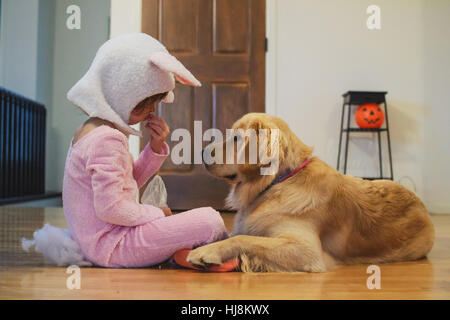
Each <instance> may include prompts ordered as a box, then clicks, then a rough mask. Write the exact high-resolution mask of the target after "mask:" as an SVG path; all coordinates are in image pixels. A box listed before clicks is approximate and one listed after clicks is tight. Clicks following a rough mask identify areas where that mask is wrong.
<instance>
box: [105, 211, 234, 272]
mask: <svg viewBox="0 0 450 320" xmlns="http://www.w3.org/2000/svg"><path fill="white" fill-rule="evenodd" d="M226 238H228V233H227V231H226V228H225V225H224V222H223V219H222V217H221V216H220V214H219V213H218V212H217V211H216V210H214V209H212V208H210V207H205V208H198V209H193V210H189V211H186V212H182V213H178V214H175V215H173V216H169V217H164V218H160V219H157V220H154V221H152V222H149V223H146V224H143V225H140V226H137V227H132V228H130V231H129V232H128V233H127V234H126V235H125V236H124V237H123V238H122V240H121V241H120V242H119V244H118V246H117V247H116V249H115V250H114V252H113V254H112V256H111V259H110V263H109V266H110V267H145V266H151V265H155V264H158V263H161V262H163V261H165V260H167V259H169V258H170V257H171V256H172V255H173V254H174V253H175V252H176V251H177V250H180V249H192V248H196V247H199V246H202V245H205V244H208V243H211V242H215V241H219V240H223V239H226Z"/></svg>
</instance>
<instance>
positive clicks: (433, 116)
mask: <svg viewBox="0 0 450 320" xmlns="http://www.w3.org/2000/svg"><path fill="white" fill-rule="evenodd" d="M268 2H269V3H270V4H269V5H268V10H269V11H271V12H269V13H268V18H269V21H268V26H271V29H269V30H272V31H271V32H272V38H273V37H275V38H276V41H275V42H276V44H275V45H276V48H274V49H275V52H276V53H275V54H274V53H272V54H269V56H268V59H269V61H268V65H269V68H268V70H272V69H273V68H272V69H271V66H273V65H274V64H276V75H275V77H276V81H273V80H272V79H268V82H267V84H268V88H267V89H268V91H270V92H269V93H268V96H269V97H276V98H275V101H276V103H275V104H276V106H275V108H272V109H271V110H269V111H271V112H272V113H274V114H277V115H278V116H280V117H282V118H284V119H285V120H287V122H288V123H289V124H290V126H291V127H292V128H293V129H294V131H295V133H296V134H297V135H298V136H299V137H300V138H301V139H302V140H303V141H304V142H305V143H306V144H309V145H313V146H314V147H315V151H316V152H315V153H316V155H318V156H320V157H321V158H322V159H323V160H325V161H326V162H328V163H329V164H331V165H333V166H335V165H336V160H337V149H338V137H339V136H338V134H339V126H340V114H341V105H342V97H341V95H342V94H343V93H344V92H346V91H347V90H371V91H384V90H386V91H389V93H388V95H387V99H388V107H389V120H390V129H391V141H392V148H393V160H394V161H393V164H394V174H395V180H397V181H400V182H401V183H403V184H405V185H406V186H408V187H410V188H411V189H415V191H416V192H417V194H418V195H419V196H421V197H422V199H423V200H424V202H425V204H426V205H427V207H428V209H429V210H430V211H432V212H446V213H450V198H449V197H448V192H449V189H450V170H449V168H448V166H445V165H446V162H447V161H448V159H449V155H450V153H449V150H448V149H449V148H448V147H449V142H448V138H449V136H450V129H449V127H450V126H449V124H450V122H449V120H448V119H449V118H450V100H449V99H448V89H449V87H450V81H449V75H450V72H449V68H450V61H449V58H448V57H450V45H449V40H448V35H449V30H450V19H449V18H448V17H450V2H449V1H445V0H436V1H426V0H398V1H389V0H378V1H376V4H377V5H379V6H380V8H381V27H382V28H381V30H377V31H371V30H368V29H367V28H366V19H367V17H368V15H367V14H366V8H367V7H368V6H369V5H371V4H374V3H373V1H361V0H341V1H336V0H324V1H311V0H281V1H275V0H268ZM274 30H275V31H274ZM270 36H271V34H270V33H269V37H270ZM270 43H272V41H271V39H270V38H269V50H271V49H273V48H271V47H270ZM273 82H274V83H276V85H270V83H273ZM272 104H273V103H272ZM371 135H372V134H366V137H367V138H355V139H353V140H352V143H351V144H350V148H349V166H348V173H351V174H354V175H361V176H370V175H377V173H378V171H377V170H378V167H377V161H378V158H377V157H378V154H377V145H376V144H375V141H376V140H375V139H370V138H375V136H373V137H371ZM362 137H364V136H362ZM384 155H386V153H384ZM385 159H386V157H385ZM386 169H387V162H386V163H385V170H386Z"/></svg>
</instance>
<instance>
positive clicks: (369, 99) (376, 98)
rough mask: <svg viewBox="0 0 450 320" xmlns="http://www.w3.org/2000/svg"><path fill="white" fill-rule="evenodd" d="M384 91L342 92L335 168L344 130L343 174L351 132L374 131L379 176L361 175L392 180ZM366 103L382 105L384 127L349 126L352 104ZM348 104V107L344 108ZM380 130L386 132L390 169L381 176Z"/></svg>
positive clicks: (339, 154)
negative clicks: (389, 171)
mask: <svg viewBox="0 0 450 320" xmlns="http://www.w3.org/2000/svg"><path fill="white" fill-rule="evenodd" d="M386 94H387V92H386V91H382V92H373V91H348V92H346V93H344V94H343V95H342V96H343V97H344V104H343V105H342V117H341V133H340V136H339V151H338V159H337V167H336V169H337V170H338V171H339V170H340V167H339V165H340V160H341V147H342V134H343V133H344V132H346V133H347V135H346V139H345V157H344V174H346V173H347V157H348V141H349V138H350V133H351V132H376V133H377V135H378V156H379V160H380V176H379V177H362V178H363V179H368V180H375V179H389V180H394V173H393V171H392V155H391V139H390V135H389V120H388V112H387V104H386ZM366 103H376V104H378V105H380V106H381V104H383V105H384V115H385V121H386V124H385V127H384V128H376V129H362V128H351V127H350V115H351V113H352V105H358V106H359V105H362V104H366ZM346 106H348V108H346ZM346 109H347V127H346V128H344V114H345V110H346ZM381 132H386V133H387V143H388V150H389V166H390V169H391V175H390V177H383V162H382V155H381Z"/></svg>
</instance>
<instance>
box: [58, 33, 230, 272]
mask: <svg viewBox="0 0 450 320" xmlns="http://www.w3.org/2000/svg"><path fill="white" fill-rule="evenodd" d="M174 76H175V77H176V78H177V79H178V80H179V81H180V82H182V83H184V84H189V85H194V86H199V85H200V83H199V82H198V80H197V79H195V77H194V76H193V75H192V74H191V73H190V72H189V71H188V70H187V69H186V68H185V67H184V66H183V65H182V64H181V63H180V62H179V61H178V60H177V59H175V58H174V57H173V56H171V55H170V54H169V53H168V52H167V50H166V49H165V48H164V46H163V45H162V44H161V43H159V42H158V41H157V40H155V39H154V38H152V37H150V36H148V35H145V34H128V35H123V36H119V37H116V38H113V39H111V40H109V41H107V42H106V43H105V44H104V45H103V46H102V47H101V48H100V49H99V50H98V52H97V55H96V57H95V59H94V61H93V62H92V65H91V67H90V68H89V70H88V72H87V73H86V74H85V75H84V76H83V77H82V78H81V80H80V81H78V82H77V83H76V84H75V86H74V87H73V88H72V89H71V90H70V91H69V92H68V94H67V97H68V99H69V100H70V101H72V102H73V103H74V104H75V105H76V106H78V107H80V108H81V109H82V110H83V111H84V112H85V113H87V114H88V115H89V116H90V118H89V120H87V121H86V122H85V123H84V125H82V126H81V127H80V128H79V129H78V130H77V131H76V132H75V135H74V137H73V139H72V142H71V145H70V148H69V152H68V154H67V160H66V167H65V172H64V183H63V206H64V214H65V217H66V220H67V223H68V226H69V230H70V234H71V236H72V238H73V239H74V240H75V241H77V242H78V244H79V245H80V247H81V250H82V252H83V254H84V256H85V257H86V258H87V259H88V260H89V261H91V262H92V263H94V264H95V265H98V266H104V267H144V266H150V265H155V264H158V263H160V262H163V261H164V260H167V259H168V258H170V257H171V256H172V255H173V254H174V253H175V252H176V251H177V250H180V249H184V248H187V249H192V248H194V247H197V246H202V245H205V244H208V243H210V242H213V241H218V240H222V239H225V238H227V237H228V235H227V232H226V229H225V226H224V223H223V220H222V218H221V217H220V214H219V213H218V212H217V211H215V210H213V209H212V208H199V209H193V210H190V211H187V212H183V213H180V214H176V215H171V212H170V209H168V208H157V207H154V206H151V205H146V204H140V203H138V202H137V200H136V199H137V195H138V192H139V188H140V187H142V186H143V185H144V184H145V183H146V181H147V180H148V179H149V178H150V177H151V176H152V175H153V174H154V173H155V172H156V171H157V170H158V169H159V168H160V166H161V165H162V163H163V162H164V160H165V159H166V158H167V156H168V154H169V148H168V145H167V144H166V143H165V140H166V138H167V137H168V135H169V128H168V126H167V124H166V122H165V121H164V120H163V119H161V118H159V117H157V116H156V115H154V114H153V112H154V111H155V106H156V105H157V104H158V103H159V102H160V101H164V102H172V101H173V98H174V95H173V92H172V90H173V89H174V87H175V79H174ZM144 120H147V124H146V125H145V128H146V130H148V131H149V133H150V135H151V141H150V143H149V144H148V145H147V146H146V147H145V148H144V150H143V151H142V153H141V154H140V156H139V158H138V159H137V160H136V161H134V162H133V159H132V156H131V154H130V153H129V151H128V135H129V134H135V135H140V132H138V131H136V130H134V129H133V128H131V127H130V125H132V124H136V123H140V122H143V121H144Z"/></svg>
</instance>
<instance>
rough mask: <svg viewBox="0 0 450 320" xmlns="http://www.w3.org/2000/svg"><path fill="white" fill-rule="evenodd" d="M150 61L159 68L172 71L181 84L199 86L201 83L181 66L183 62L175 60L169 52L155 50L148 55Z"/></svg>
mask: <svg viewBox="0 0 450 320" xmlns="http://www.w3.org/2000/svg"><path fill="white" fill-rule="evenodd" d="M150 62H151V63H153V64H154V65H156V66H157V67H158V68H160V69H161V70H164V71H167V72H172V73H173V74H174V75H175V77H176V78H177V80H178V81H180V82H181V83H183V84H188V85H191V86H195V87H200V86H201V85H202V84H201V83H200V81H198V80H197V79H195V77H194V76H193V75H192V73H190V72H189V70H188V69H186V68H185V66H183V64H182V63H181V62H180V61H178V60H177V58H175V57H174V56H172V55H171V54H168V53H166V52H163V51H159V52H155V53H154V54H152V56H151V57H150Z"/></svg>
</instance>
